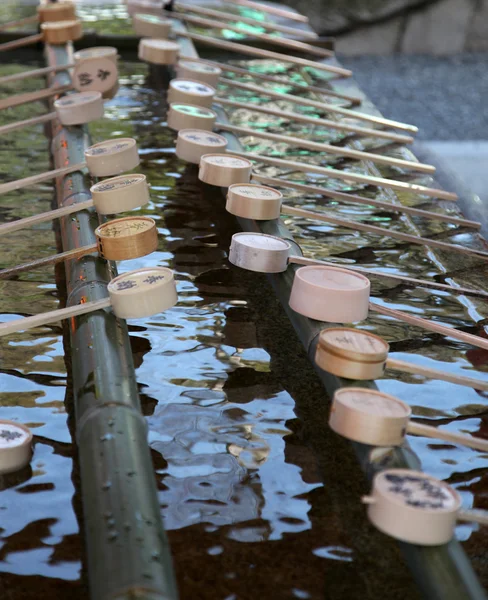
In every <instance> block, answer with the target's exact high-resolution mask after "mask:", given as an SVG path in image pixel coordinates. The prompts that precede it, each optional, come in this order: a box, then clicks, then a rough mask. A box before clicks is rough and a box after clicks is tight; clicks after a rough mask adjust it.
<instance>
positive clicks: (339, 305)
mask: <svg viewBox="0 0 488 600" xmlns="http://www.w3.org/2000/svg"><path fill="white" fill-rule="evenodd" d="M289 252H290V244H289V243H288V242H287V241H286V240H283V239H281V238H277V237H275V236H270V235H265V234H259V233H238V234H234V236H233V237H232V244H231V248H230V252H229V262H231V263H232V264H234V265H236V266H238V267H240V268H242V269H247V270H250V271H256V272H261V273H281V272H283V271H285V270H286V267H287V265H288V264H289V263H296V264H301V263H299V262H298V261H297V260H296V259H297V258H301V257H294V256H289ZM306 260H307V259H306ZM376 274H377V273H375V275H376ZM384 276H385V277H386V276H387V275H386V274H384ZM427 285H429V283H427ZM456 289H457V288H453V290H452V291H453V292H454V291H455V290H456ZM473 291H474V290H473ZM369 292H370V282H369V280H368V279H367V278H366V277H365V276H364V275H362V274H360V273H359V272H358V270H357V269H349V268H347V267H344V268H343V267H340V268H339V267H337V266H335V265H334V266H331V265H326V264H323V263H322V262H321V261H313V265H311V266H305V267H301V268H300V269H298V270H297V271H296V272H295V278H294V281H293V287H292V292H291V295H290V301H289V304H290V307H291V308H292V309H293V310H294V311H295V312H298V313H299V314H302V315H303V316H306V317H308V318H310V319H315V320H317V321H325V322H328V323H353V322H357V321H362V320H364V319H366V318H367V316H368V308H369V310H372V311H374V312H378V313H380V314H382V315H386V316H389V317H392V318H394V319H397V320H399V321H403V322H404V323H409V324H410V325H414V326H417V327H421V328H423V329H425V330H427V331H432V332H434V333H440V334H441V335H445V336H447V337H451V338H454V339H456V340H460V341H461V342H464V343H467V344H471V345H473V346H476V347H478V348H483V349H484V350H488V340H485V339H483V338H481V337H479V336H476V335H472V334H470V333H465V332H464V331H459V330H457V329H453V328H450V327H447V326H446V325H442V324H440V323H436V322H433V321H429V320H427V319H422V318H420V317H413V316H411V315H409V314H407V313H404V312H401V311H399V310H394V309H391V308H387V307H385V306H381V305H380V304H376V303H374V302H370V301H369ZM482 294H483V292H482Z"/></svg>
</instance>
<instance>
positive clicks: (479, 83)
mask: <svg viewBox="0 0 488 600" xmlns="http://www.w3.org/2000/svg"><path fill="white" fill-rule="evenodd" d="M339 58H340V61H341V62H342V63H343V64H344V66H346V67H348V68H350V69H352V70H353V71H354V77H355V79H356V81H357V82H358V84H359V86H360V87H361V88H362V89H363V90H364V91H365V92H366V93H367V94H368V96H369V97H370V98H371V100H372V101H373V102H374V103H375V104H376V106H377V107H378V108H379V110H380V111H381V112H382V113H383V114H384V116H385V117H388V118H390V119H397V120H402V121H405V122H407V123H413V124H415V125H417V126H418V127H419V128H420V131H419V134H418V136H417V137H418V138H419V139H423V140H488V101H487V98H488V54H485V53H483V54H459V55H456V56H450V57H432V56H400V55H398V56H385V57H383V56H364V57H354V58H352V57H347V58H346V57H339Z"/></svg>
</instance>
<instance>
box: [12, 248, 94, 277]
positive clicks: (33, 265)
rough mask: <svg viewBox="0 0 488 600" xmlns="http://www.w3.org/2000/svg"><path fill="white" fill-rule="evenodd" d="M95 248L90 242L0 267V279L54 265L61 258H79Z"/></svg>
mask: <svg viewBox="0 0 488 600" xmlns="http://www.w3.org/2000/svg"><path fill="white" fill-rule="evenodd" d="M97 250H98V247H97V245H96V244H92V245H90V246H81V247H80V248H74V249H73V250H67V251H66V252H61V253H60V254H53V255H52V256H47V257H46V258H39V259H37V260H32V261H30V262H28V263H24V264H23V265H17V266H16V267H10V268H9V269H2V270H1V271H0V279H11V278H12V277H15V276H16V275H18V274H19V273H23V272H24V271H32V270H33V269H39V268H41V267H46V266H48V265H55V264H56V263H59V262H62V261H63V260H68V259H75V258H80V257H82V256H85V255H86V254H92V252H97Z"/></svg>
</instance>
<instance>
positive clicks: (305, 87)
mask: <svg viewBox="0 0 488 600" xmlns="http://www.w3.org/2000/svg"><path fill="white" fill-rule="evenodd" d="M180 60H186V61H190V62H192V63H198V64H203V65H208V66H210V67H216V68H218V69H221V70H222V71H229V73H236V74H237V75H244V76H246V77H252V78H253V79H258V80H262V81H269V82H270V83H277V84H278V85H284V86H286V87H291V88H293V89H295V90H298V91H302V92H307V91H308V92H314V93H316V94H321V95H322V96H330V97H331V98H338V99H340V100H346V101H347V102H350V103H351V104H353V105H359V104H361V99H360V98H357V97H356V96H351V95H350V94H344V93H342V92H336V91H333V90H330V89H327V88H321V87H318V86H315V85H309V84H307V83H299V82H297V81H291V80H290V79H280V78H279V77H276V76H273V75H267V74H264V73H258V72H256V71H251V70H248V69H244V68H242V67H236V66H235V65H229V64H227V63H222V62H217V61H215V60H208V59H206V58H192V57H191V56H184V55H181V54H180ZM0 82H1V79H0Z"/></svg>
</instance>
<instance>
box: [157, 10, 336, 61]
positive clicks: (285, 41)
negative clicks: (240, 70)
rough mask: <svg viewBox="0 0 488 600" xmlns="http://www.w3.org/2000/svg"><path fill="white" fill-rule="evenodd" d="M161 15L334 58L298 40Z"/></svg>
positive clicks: (211, 21) (226, 24)
mask: <svg viewBox="0 0 488 600" xmlns="http://www.w3.org/2000/svg"><path fill="white" fill-rule="evenodd" d="M163 13H164V14H165V16H168V17H172V18H177V19H179V20H180V21H184V22H187V23H193V24H195V25H202V26H203V27H209V28H210V29H229V30H230V31H235V32H236V33H240V34H242V35H245V36H246V37H251V38H256V39H258V40H263V41H265V42H271V43H272V44H276V45H278V46H285V47H286V48H291V49H293V50H298V51H299V52H306V53H307V54H314V55H315V56H319V57H320V58H331V57H333V56H334V53H333V52H332V51H331V50H324V49H323V48H318V47H317V46H312V45H311V44H307V43H306V42H300V41H298V40H290V39H287V38H283V37H277V36H273V35H269V34H267V33H257V32H254V31H250V30H249V29H248V28H247V29H243V28H242V27H239V26H238V25H232V24H231V23H229V22H223V21H218V20H216V19H205V18H204V17H195V16H193V15H184V14H182V13H179V12H178V13H174V12H167V11H163Z"/></svg>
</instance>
